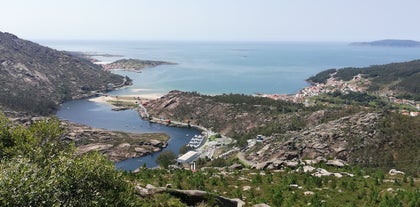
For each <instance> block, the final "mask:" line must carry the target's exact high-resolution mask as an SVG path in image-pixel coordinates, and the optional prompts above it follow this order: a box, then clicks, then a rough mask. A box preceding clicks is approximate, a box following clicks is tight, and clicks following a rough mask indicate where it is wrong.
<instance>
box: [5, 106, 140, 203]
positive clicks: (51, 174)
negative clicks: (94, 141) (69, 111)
mask: <svg viewBox="0 0 420 207" xmlns="http://www.w3.org/2000/svg"><path fill="white" fill-rule="evenodd" d="M62 132H63V129H62V128H61V127H60V124H59V121H58V120H57V119H54V118H53V119H48V120H43V121H40V122H37V123H35V124H32V125H31V126H29V127H26V126H23V125H20V124H16V123H11V122H10V121H9V120H8V119H7V118H5V117H4V116H3V115H1V114H0V155H1V157H2V159H1V160H0V206H108V205H110V206H135V205H136V204H139V202H141V200H140V199H139V198H137V197H136V195H135V193H134V186H132V184H130V183H128V182H126V181H125V179H124V177H123V175H122V172H119V171H116V170H115V167H114V164H113V163H112V162H111V161H109V160H108V159H107V158H105V157H104V156H103V155H101V154H99V153H97V152H95V153H88V154H85V155H82V156H77V154H76V151H75V147H74V146H73V145H71V144H68V143H65V142H63V141H62V140H61V137H62V135H63V134H62Z"/></svg>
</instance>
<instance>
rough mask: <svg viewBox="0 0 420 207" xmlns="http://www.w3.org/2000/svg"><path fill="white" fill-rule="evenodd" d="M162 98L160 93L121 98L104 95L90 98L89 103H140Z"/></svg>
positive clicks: (122, 96)
mask: <svg viewBox="0 0 420 207" xmlns="http://www.w3.org/2000/svg"><path fill="white" fill-rule="evenodd" d="M162 96H163V94H158V93H149V94H136V95H121V96H111V95H102V96H99V97H94V98H90V99H89V101H92V102H97V103H107V104H110V103H112V102H116V101H123V102H132V103H138V102H139V101H150V100H155V99H158V98H160V97H162Z"/></svg>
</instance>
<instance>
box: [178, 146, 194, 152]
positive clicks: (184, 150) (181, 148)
mask: <svg viewBox="0 0 420 207" xmlns="http://www.w3.org/2000/svg"><path fill="white" fill-rule="evenodd" d="M192 149H193V148H192V147H190V146H187V145H186V144H185V145H182V146H181V147H180V148H179V154H181V155H182V154H185V153H187V152H188V151H190V150H192Z"/></svg>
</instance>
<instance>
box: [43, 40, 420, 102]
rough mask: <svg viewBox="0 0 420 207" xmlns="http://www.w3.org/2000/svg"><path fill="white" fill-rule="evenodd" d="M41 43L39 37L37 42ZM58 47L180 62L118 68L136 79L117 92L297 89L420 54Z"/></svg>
mask: <svg viewBox="0 0 420 207" xmlns="http://www.w3.org/2000/svg"><path fill="white" fill-rule="evenodd" d="M39 42H40V41H39ZM40 43H41V44H44V45H48V46H50V47H52V48H55V49H59V50H69V51H82V52H93V53H95V52H96V53H107V54H113V55H122V56H123V57H97V58H98V59H100V60H102V61H114V60H117V59H121V58H136V59H148V60H163V61H170V62H175V63H178V65H168V66H159V67H156V68H148V69H145V70H144V71H143V72H141V73H134V72H127V71H115V73H117V74H121V75H127V76H129V77H130V78H132V79H133V80H134V85H133V86H132V87H130V88H127V89H123V90H119V91H117V92H115V93H116V94H145V93H158V94H165V93H167V92H168V91H170V90H174V89H176V90H182V91H197V92H200V93H204V94H222V93H244V94H253V93H295V92H297V91H298V90H299V89H301V88H302V87H305V86H307V83H306V82H305V79H307V78H308V77H309V76H311V75H315V74H316V73H318V72H320V71H322V70H326V69H330V68H342V67H363V66H370V65H376V64H386V63H391V62H401V61H408V60H413V59H418V58H420V48H393V47H360V46H349V45H348V43H313V42H141V41H42V42H40Z"/></svg>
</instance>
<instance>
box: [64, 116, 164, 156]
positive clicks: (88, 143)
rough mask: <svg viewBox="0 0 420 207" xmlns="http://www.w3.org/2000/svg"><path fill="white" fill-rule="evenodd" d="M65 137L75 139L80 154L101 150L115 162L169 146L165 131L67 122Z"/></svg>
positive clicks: (65, 124)
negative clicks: (128, 130) (141, 131)
mask: <svg viewBox="0 0 420 207" xmlns="http://www.w3.org/2000/svg"><path fill="white" fill-rule="evenodd" d="M63 125H64V126H65V127H66V128H68V129H69V130H68V133H66V135H65V139H67V140H71V141H74V143H75V144H76V147H77V152H78V153H79V154H84V153H87V152H90V151H94V150H95V151H99V152H101V153H103V154H105V155H106V156H108V158H109V159H110V160H111V161H113V162H118V161H121V160H125V159H129V158H134V157H141V156H145V155H148V154H150V153H153V152H158V151H160V150H162V149H163V148H165V147H166V146H167V141H168V140H169V136H168V135H166V134H163V133H146V134H133V133H124V132H116V131H107V130H103V129H95V128H91V127H88V126H84V125H79V124H74V123H69V122H65V123H63Z"/></svg>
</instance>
